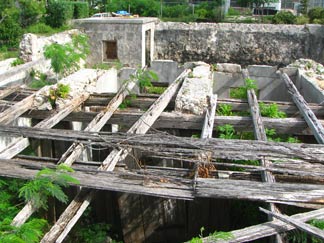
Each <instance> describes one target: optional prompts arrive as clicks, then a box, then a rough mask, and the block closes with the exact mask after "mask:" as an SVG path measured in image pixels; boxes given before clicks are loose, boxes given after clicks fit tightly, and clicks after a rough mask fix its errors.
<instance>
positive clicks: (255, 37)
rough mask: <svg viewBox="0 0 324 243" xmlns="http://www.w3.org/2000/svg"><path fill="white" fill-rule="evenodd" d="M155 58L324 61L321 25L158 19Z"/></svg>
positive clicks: (222, 60) (208, 60) (279, 62)
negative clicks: (161, 20) (183, 21)
mask: <svg viewBox="0 0 324 243" xmlns="http://www.w3.org/2000/svg"><path fill="white" fill-rule="evenodd" d="M155 58H156V59H171V60H174V61H178V62H180V63H184V62H188V61H199V60H204V62H207V63H220V62H230V63H238V64H241V65H250V64H262V65H264V64H268V65H278V64H285V65H287V64H290V63H292V62H293V61H295V60H296V59H299V58H310V59H313V60H316V61H317V62H320V63H324V26H321V25H262V24H230V23H222V24H216V23H190V24H186V23H172V22H160V23H159V24H158V25H157V27H156V31H155Z"/></svg>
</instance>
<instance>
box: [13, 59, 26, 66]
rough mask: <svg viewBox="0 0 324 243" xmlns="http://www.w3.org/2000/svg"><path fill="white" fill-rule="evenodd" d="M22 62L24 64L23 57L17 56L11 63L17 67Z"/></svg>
mask: <svg viewBox="0 0 324 243" xmlns="http://www.w3.org/2000/svg"><path fill="white" fill-rule="evenodd" d="M21 64H24V61H23V60H22V59H20V58H17V59H16V60H14V61H13V62H12V63H11V64H10V65H11V66H12V67H15V66H19V65H21Z"/></svg>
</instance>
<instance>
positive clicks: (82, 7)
mask: <svg viewBox="0 0 324 243" xmlns="http://www.w3.org/2000/svg"><path fill="white" fill-rule="evenodd" d="M72 4H73V6H74V11H73V17H74V18H75V19H82V18H87V17H89V4H88V3H87V2H72Z"/></svg>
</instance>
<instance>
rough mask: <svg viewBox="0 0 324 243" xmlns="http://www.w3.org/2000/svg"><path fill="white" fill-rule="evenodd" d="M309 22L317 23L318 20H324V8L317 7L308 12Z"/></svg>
mask: <svg viewBox="0 0 324 243" xmlns="http://www.w3.org/2000/svg"><path fill="white" fill-rule="evenodd" d="M307 15H308V17H309V21H310V22H311V23H315V22H316V20H317V21H318V20H321V19H324V8H321V7H316V8H312V9H311V10H309V11H308V14H307Z"/></svg>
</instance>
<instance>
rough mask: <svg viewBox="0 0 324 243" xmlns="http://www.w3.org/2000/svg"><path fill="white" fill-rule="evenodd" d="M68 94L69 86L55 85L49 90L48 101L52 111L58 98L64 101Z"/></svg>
mask: <svg viewBox="0 0 324 243" xmlns="http://www.w3.org/2000/svg"><path fill="white" fill-rule="evenodd" d="M69 92H70V86H69V85H68V84H57V86H56V87H55V88H51V89H50V90H49V96H48V101H49V102H50V104H51V106H52V108H53V109H55V108H56V100H57V99H58V98H61V99H66V98H67V97H68V95H69Z"/></svg>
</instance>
